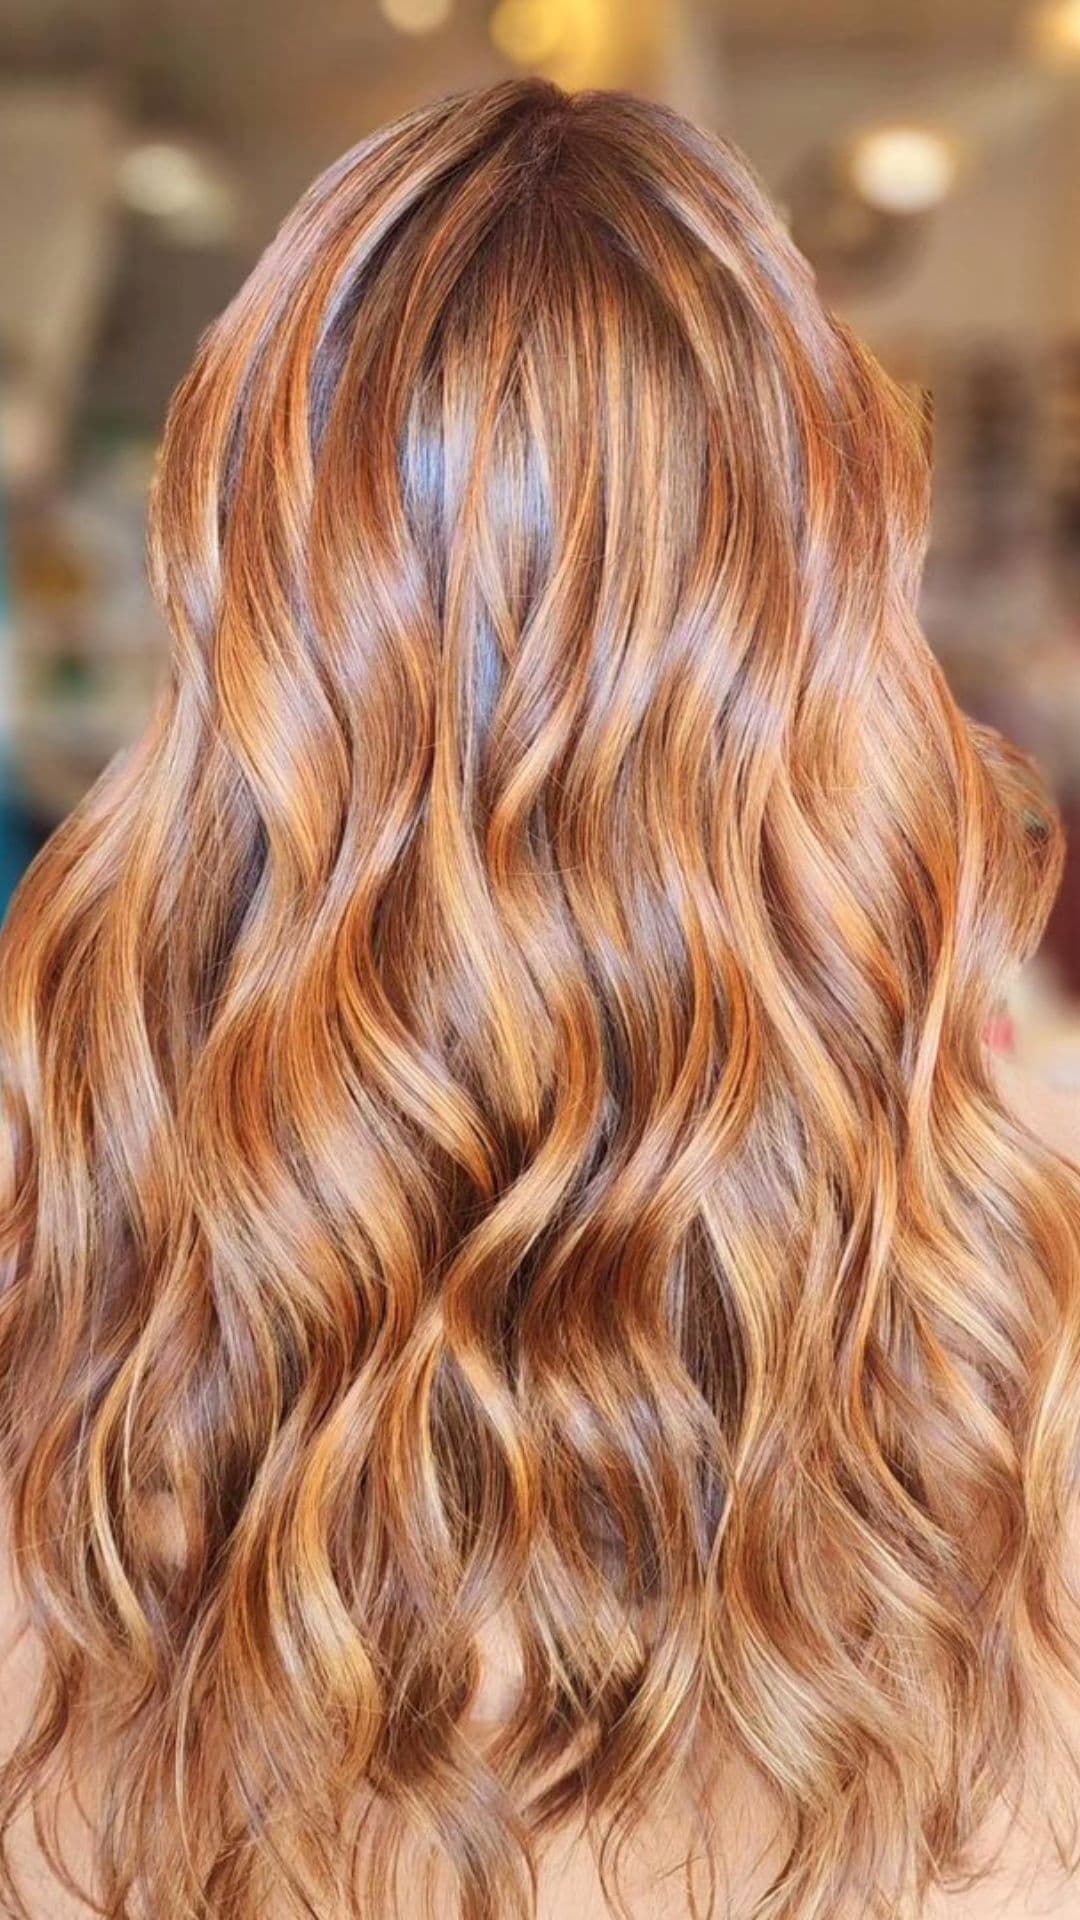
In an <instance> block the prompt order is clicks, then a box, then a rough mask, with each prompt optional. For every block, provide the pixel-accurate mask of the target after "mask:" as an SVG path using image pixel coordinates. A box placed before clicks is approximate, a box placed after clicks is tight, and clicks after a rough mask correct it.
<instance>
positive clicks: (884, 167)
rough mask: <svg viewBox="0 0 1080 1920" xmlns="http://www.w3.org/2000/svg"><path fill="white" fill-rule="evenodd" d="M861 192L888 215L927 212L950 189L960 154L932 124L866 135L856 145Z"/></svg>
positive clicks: (854, 173)
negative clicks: (932, 127) (933, 128)
mask: <svg viewBox="0 0 1080 1920" xmlns="http://www.w3.org/2000/svg"><path fill="white" fill-rule="evenodd" d="M850 168H851V178H852V181H853V183H854V186H855V190H856V192H857V193H859V194H861V196H862V198H863V199H864V200H865V201H866V202H867V203H868V205H869V206H872V207H878V208H880V209H881V211H882V212H883V213H900V214H914V213H926V212H928V210H929V209H930V208H931V207H936V206H937V205H938V204H939V203H940V202H941V201H942V200H944V199H945V197H946V195H947V194H948V193H949V192H950V190H951V188H952V186H953V182H954V181H955V179H956V154H955V152H954V151H953V148H952V146H951V145H950V143H949V141H948V140H946V138H945V137H944V135H943V134H940V133H935V132H933V131H932V129H930V128H928V127H878V128H876V129H874V130H872V131H870V132H868V133H864V134H861V135H860V136H859V138H858V139H857V140H856V141H855V142H854V144H853V146H852V149H851V159H850Z"/></svg>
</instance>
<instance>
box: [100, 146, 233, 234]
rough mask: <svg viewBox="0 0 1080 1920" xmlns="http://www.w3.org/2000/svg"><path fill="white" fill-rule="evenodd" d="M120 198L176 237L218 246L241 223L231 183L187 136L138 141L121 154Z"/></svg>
mask: <svg viewBox="0 0 1080 1920" xmlns="http://www.w3.org/2000/svg"><path fill="white" fill-rule="evenodd" d="M117 185H118V188H119V192H120V197H121V199H122V200H123V201H124V203H125V205H126V206H128V207H130V208H131V211H132V212H133V213H138V214H141V215H143V217H144V218H145V219H148V220H153V221H155V222H156V223H158V224H159V225H160V226H161V227H162V229H163V230H164V231H165V232H166V233H167V234H168V236H169V238H170V239H172V240H177V241H179V242H181V243H182V244H185V245H189V246H213V245H216V244H218V243H220V242H222V241H225V240H228V239H229V238H230V237H231V236H232V234H233V232H234V229H235V225H236V213H237V208H236V196H235V194H234V191H233V188H232V186H231V184H230V182H229V181H228V180H227V179H226V178H225V177H224V175H223V173H222V172H221V170H220V169H219V168H218V167H217V166H216V165H215V164H214V163H213V161H211V160H210V159H209V158H208V157H207V156H206V155H205V154H202V153H200V152H199V151H198V150H197V149H196V148H195V147H192V146H188V145H187V144H186V143H185V142H183V141H181V140H137V141H135V142H133V143H132V145H131V146H130V147H128V149H127V151H126V152H125V153H123V154H122V155H121V157H120V162H119V166H118V169H117Z"/></svg>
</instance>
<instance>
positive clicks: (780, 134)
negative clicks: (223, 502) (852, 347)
mask: <svg viewBox="0 0 1080 1920" xmlns="http://www.w3.org/2000/svg"><path fill="white" fill-rule="evenodd" d="M520 71H540V72H545V73H549V74H551V75H553V76H554V77H555V78H556V79H558V80H560V81H562V82H563V83H564V84H566V85H569V86H591V85H596V86H626V87H630V88H632V89H634V90H637V91H640V92H645V93H649V94H651V95H654V96H656V97H659V98H662V99H666V100H668V101H670V102H671V103H672V104H673V105H674V106H676V107H678V108H680V109H681V110H682V111H684V112H686V113H689V114H690V115H691V116H693V117H694V118H696V119H698V120H700V121H701V122H703V123H704V124H706V125H709V126H711V127H714V128H718V129H721V130H723V131H724V132H727V133H729V134H731V135H733V136H734V138H735V139H736V140H737V141H738V142H739V143H740V144H741V145H742V146H743V147H744V148H745V150H746V151H747V153H748V154H749V156H750V158H751V160H752V161H753V162H754V163H755V165H756V166H757V168H758V170H759V172H760V173H761V174H762V175H763V176H764V178H765V180H766V182H767V184H768V186H769V187H770V189H771V190H772V192H773V194H774V196H775V197H776V199H777V200H778V202H779V203H780V205H781V207H782V208H783V210H784V212H785V214H786V217H787V219H788V221H789V222H790V225H791V227H792V229H793V231H794V234H795V236H796V238H797V240H798V242H799V244H800V246H801V247H802V248H803V250H804V252H805V253H806V254H807V255H808V256H809V258H810V259H811V260H812V261H813V263H814V265H815V267H816V269H817V273H818V277H819V280H820V283H821V285H822V287H823V289H824V291H825V294H826V296H827V298H828V299H829V301H830V303H831V304H832V305H833V306H834V307H835V308H837V309H838V310H839V311H840V312H842V313H843V314H844V315H845V316H846V317H847V318H849V319H850V320H851V321H852V322H853V323H854V324H855V325H856V327H857V328H858V329H859V330H860V331H861V332H862V333H863V335H864V336H865V337H866V338H867V339H868V340H869V341H870V343H871V345H872V346H873V347H874V349H875V351H876V352H877V353H878V355H879V356H880V358H881V359H882V360H883V361H884V362H885V364H886V365H887V366H888V367H889V368H890V369H891V370H892V371H893V372H894V373H895V374H896V375H897V376H898V377H900V378H901V379H903V380H905V381H911V382H915V383H916V384H917V385H918V386H919V387H920V388H922V389H924V390H926V391H927V392H928V393H929V395H930V396H931V397H932V406H933V432H934V445H935V470H936V505H935V525H934V538H933V545H932V553H931V560H930V565H929V568H928V572H927V579H926V589H925V620H926V626H927V630H928V632H929V634H930V637H931V640H932V642H933V644H934V646H935V648H936V649H937V651H938V653H939V655H940V657H941V659H942V661H943V662H944V665H945V668H946V671H947V672H948V674H949V676H950V679H951V681H952V684H953V686H954V688H955V690H956V692H957V694H958V696H959V697H960V699H961V700H962V701H963V703H964V704H965V705H966V706H967V707H968V708H969V709H970V710H972V711H973V712H975V713H976V714H978V715H979V716H981V717H983V718H985V719H988V720H990V721H992V722H993V723H995V724H996V725H999V726H1001V727H1002V728H1004V729H1005V730H1006V731H1007V732H1008V733H1009V734H1010V735H1012V737H1013V738H1015V739H1016V740H1018V741H1019V742H1020V743H1021V744H1023V745H1024V746H1026V747H1028V748H1029V749H1031V750H1033V751H1034V752H1035V753H1036V754H1037V755H1038V756H1039V758H1040V759H1041V761H1042V763H1043V765H1044V767H1045V769H1046V770H1047V772H1048V774H1049V775H1050V778H1051V781H1052V783H1053V785H1054V787H1055V789H1056V792H1057V794H1058V797H1059V800H1060V803H1061V805H1062V808H1063V810H1064V813H1065V816H1066V821H1067V823H1068V824H1069V825H1070V827H1071V830H1072V841H1073V851H1072V855H1071V858H1070V862H1069V870H1068V875H1067V879H1066V884H1065V889H1064V892H1063V895H1062V898H1061V902H1060V905H1059V908H1058V911H1057V913H1056V915H1055V919H1054V922H1053V924H1052V927H1051V930H1050V936H1049V938H1048V941H1047V943H1046V947H1045V950H1044V952H1043V954H1042V955H1041V956H1040V959H1039V960H1038V962H1037V963H1036V964H1035V965H1034V966H1033V967H1032V968H1031V969H1030V970H1029V972H1028V974H1027V975H1026V976H1025V978H1024V980H1023V982H1021V983H1020V986H1019V988H1018V994H1017V1005H1016V1007H1015V1008H1014V1009H1013V1012H1014V1014H1015V1015H1016V1016H1018V1026H1019V1030H1020V1031H1021V1033H1022V1034H1023V1035H1024V1037H1025V1045H1026V1047H1027V1049H1028V1051H1029V1052H1030V1053H1031V1054H1032V1055H1033V1056H1037V1058H1038V1062H1039V1065H1040V1066H1041V1067H1042V1068H1043V1069H1044V1070H1045V1071H1046V1072H1047V1073H1048V1074H1049V1075H1050V1076H1051V1077H1053V1078H1055V1079H1057V1080H1059V1081H1062V1082H1066V1081H1067V1082H1070V1083H1072V1084H1074V1085H1076V1086H1080V0H305V3H304V4H303V5H302V6H296V5H294V4H291V3H290V0H0V262H2V270H0V908H2V907H3V906H4V905H6V900H7V897H8V894H9V891H10V888H11V886H12V885H13V884H14V882H15V880H16V879H17V877H18V874H19V872H20V871H21V870H22V867H23V866H24V864H25V862H26V861H27V859H28V858H30V857H31V856H32V854H33V852H34V850H35V848H36V847H37V846H38V845H39V844H40V843H41V840H42V838H43V837H44V836H45V835H46V834H47V833H48V832H49V831H50V830H51V828H52V827H53V826H54V825H55V823H56V822H57V821H58V820H59V819H60V818H61V817H62V815H63V814H64V813H65V812H66V811H67V809H68V808H69V807H70V806H71V805H72V804H73V802H74V801H75V800H76V799H77V797H78V796H79V794H80V793H81V792H82V791H83V790H84V788H85V787H86V785H87V784H88V783H89V782H90V781H91V780H92V779H93V778H94V776H95V775H96V774H97V773H98V771H99V770H100V769H101V767H102V766H103V765H104V764H105V762H106V761H107V760H108V758H109V757H110V756H111V754H112V753H113V752H114V751H115V750H116V749H117V747H119V746H120V745H121V744H123V743H124V742H125V741H126V740H128V739H129V738H130V737H131V736H132V735H133V734H134V732H135V731H136V730H137V729H138V728H139V726H140V725H141V722H142V720H143V718H144V716H145V714H146V711H147V709H148V707H149V704H150V702H151V700H152V698H153V694H154V691H155V689H156V686H157V684H158V679H159V676H160V674H161V672H162V665H163V659H164V652H165V647H166V636H165V634H164V633H163V631H162V627H161V624H160V621H159V618H158V616H157V614H156V612H155V609H154V606H153V603H152V601H151V599H150V597H149V593H148V589H147V586H146V580H145V572H144V522H145V501H146V491H147V485H148V481H149V477H150V473H151V470H152V465H153V459H154V450H155V446H156V442H157V439H158V436H159V433H160V429H161V425H162V419H163V414H164V409H165V406H166V403H167V400H168V396H169V393H170V391H171V389H172V387H173V386H174V384H175V383H176V381H177V380H178V378H179V377H180V375H181V374H182V373H183V371H184V369H185V367H186V365H187V363H188V361H189V359H190V357H191V354H192V352H193V349H194V346H195V343H196V340H197V337H198V335H199V333H200V331H201V330H202V328H203V327H204V326H205V325H206V324H207V322H208V321H209V320H210V319H211V318H212V317H213V315H214V314H215V313H216V312H217V311H218V310H219V309H220V308H221V307H222V306H223V305H224V303H225V302H226V300H227V299H228V298H229V297H230V295H231V294H232V292H233V291H234V290H235V288H236V287H237V285H238V284H239V282H240V281H241V280H242V278H243V277H244V275H245V274H246V272H247V271H248V268H249V267H250V265H251V264H252V262H253V260H254V258H255V256H256V255H257V253H258V252H259V251H260V249H261V247H262V246H263V245H264V244H265V242H266V240H267V239H268V238H269V236H270V234H271V233H272V232H273V230H274V228H275V227H276V225H277V223H278V222H279V220H280V219H281V217H282V215H283V214H284V213H285V212H286V210H287V209H288V208H289V206H290V205H291V204H292V202H293V200H294V199H295V198H296V196H297V194H298V193H299V192H300V190H301V189H302V188H303V187H304V186H305V185H306V183H307V182H308V180H309V179H310V178H311V176H312V175H313V174H315V173H316V172H317V171H318V170H319V169H321V168H322V167H323V166H324V165H325V164H326V163H327V162H329V161H330V160H331V159H333V158H334V157H335V156H336V155H337V154H338V153H339V152H341V151H342V150H343V149H344V148H346V147H348V146H351V145H353V144H354V143H355V142H356V141H357V140H358V139H360V138H361V137H362V136H363V135H364V134H365V133H366V132H367V131H369V130H370V129H371V128H372V127H374V126H376V125H377V124H378V123H379V122H381V121H383V120H386V119H388V118H389V117H391V116H392V115H395V114H397V113H398V112H401V111H403V110H404V109H406V108H407V107H409V106H411V105H413V104H414V103H417V102H419V101H421V100H423V99H425V98H428V97H431V96H432V95H435V94H438V93H440V92H445V91H447V90H449V89H451V88H456V87H460V86H464V85H468V84H471V83H474V82H480V81H484V80H487V79H493V78H496V77H498V76H500V75H505V74H508V73H513V72H520Z"/></svg>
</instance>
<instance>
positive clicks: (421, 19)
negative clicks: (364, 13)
mask: <svg viewBox="0 0 1080 1920" xmlns="http://www.w3.org/2000/svg"><path fill="white" fill-rule="evenodd" d="M379 6H380V8H381V10H382V13H383V16H384V18H385V19H387V20H389V22H390V25H391V26H392V27H396V28H397V30H398V32H399V33H434V32H435V29H436V28H437V27H442V26H445V25H446V22H447V21H448V20H449V18H450V15H451V12H452V11H453V0H379Z"/></svg>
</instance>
